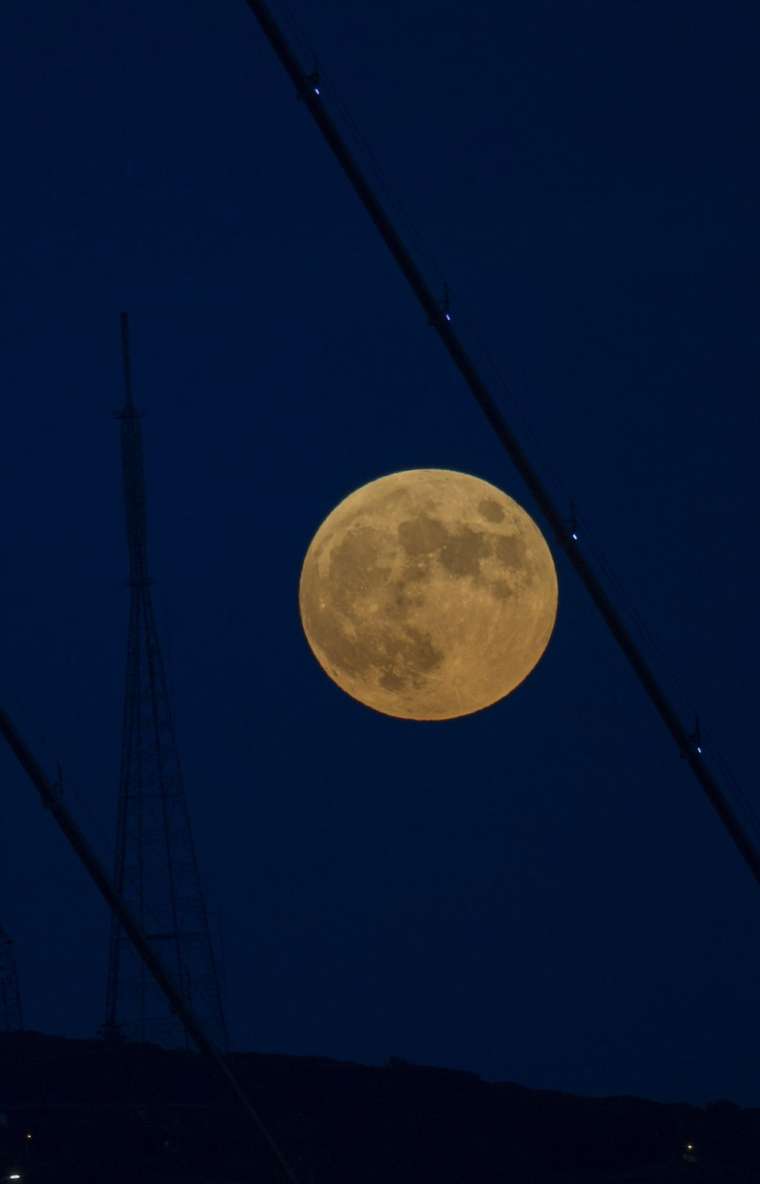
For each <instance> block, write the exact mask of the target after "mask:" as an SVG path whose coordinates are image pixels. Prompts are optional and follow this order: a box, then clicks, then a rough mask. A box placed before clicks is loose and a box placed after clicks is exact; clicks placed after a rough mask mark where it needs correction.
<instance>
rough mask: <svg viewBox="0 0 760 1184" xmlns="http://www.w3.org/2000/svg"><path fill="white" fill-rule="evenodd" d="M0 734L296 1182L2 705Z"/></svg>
mask: <svg viewBox="0 0 760 1184" xmlns="http://www.w3.org/2000/svg"><path fill="white" fill-rule="evenodd" d="M0 734H2V736H3V737H4V738H5V740H6V742H7V744H8V746H9V748H10V749H11V752H12V753H13V754H14V756H15V757H16V759H17V760H18V762H19V764H20V765H21V767H22V769H23V770H24V772H25V773H26V774H27V776H28V777H29V780H30V781H31V782H32V784H33V785H34V786H35V788H36V789H37V792H38V793H39V795H40V798H41V799H42V804H43V806H44V807H45V809H47V810H49V811H50V813H51V815H52V816H53V819H54V820H55V822H56V823H57V825H58V827H59V828H60V830H62V831H63V834H64V836H65V837H66V839H67V841H68V843H69V846H71V847H72V848H73V850H74V852H75V854H76V856H77V858H78V859H79V861H80V863H82V864H83V865H84V867H85V868H86V870H87V872H88V873H89V875H90V878H91V879H92V880H93V881H94V883H95V886H96V888H97V889H98V891H99V892H100V894H101V896H102V897H103V898H104V900H105V901H106V903H107V904H108V906H109V908H110V909H111V912H112V913H113V915H114V917H115V918H116V919H117V920H118V922H119V924H120V925H121V927H122V928H123V930H124V932H125V933H126V934H127V936H128V937H129V940H130V941H131V942H132V945H133V946H134V949H135V952H136V953H137V955H138V957H139V958H140V959H141V960H142V962H143V964H144V965H145V967H146V968H147V970H148V971H149V973H150V974H151V975H152V976H153V978H154V980H155V982H156V983H157V985H158V987H159V989H160V990H161V991H162V992H163V994H164V996H165V998H166V999H167V1001H168V1003H169V1006H170V1007H171V1009H172V1011H173V1012H174V1013H175V1015H176V1016H177V1018H178V1019H179V1020H180V1021H181V1023H182V1024H184V1026H185V1030H186V1031H187V1033H188V1035H189V1036H190V1038H191V1039H192V1041H193V1042H194V1044H195V1045H196V1047H197V1048H198V1050H199V1052H202V1053H203V1054H204V1055H205V1056H207V1057H208V1058H209V1060H210V1061H213V1063H214V1064H215V1065H216V1067H217V1069H218V1070H219V1072H220V1073H221V1074H222V1076H223V1077H224V1079H225V1081H226V1082H227V1084H228V1086H229V1087H230V1089H231V1090H232V1092H233V1093H234V1095H235V1097H236V1098H237V1100H238V1102H240V1104H241V1106H242V1107H243V1109H244V1110H245V1112H246V1113H247V1114H248V1116H249V1118H251V1119H252V1120H253V1122H254V1124H255V1126H256V1128H257V1130H258V1131H259V1134H260V1135H261V1136H262V1138H263V1139H264V1141H265V1143H266V1144H267V1146H268V1147H269V1149H270V1151H271V1152H272V1154H273V1156H274V1157H275V1159H276V1160H277V1162H278V1164H279V1165H280V1167H281V1168H282V1171H283V1173H284V1174H285V1177H286V1178H287V1179H288V1180H290V1181H291V1184H298V1178H297V1177H296V1175H295V1172H294V1171H293V1169H292V1168H291V1166H290V1164H289V1163H288V1161H287V1159H286V1158H285V1156H284V1154H283V1152H282V1151H281V1150H280V1148H279V1146H278V1145H277V1143H276V1142H275V1139H274V1136H273V1135H272V1134H271V1133H270V1131H269V1129H268V1128H267V1126H266V1124H265V1123H264V1120H263V1119H262V1117H261V1115H260V1114H259V1112H258V1110H256V1108H255V1107H254V1106H253V1104H252V1102H251V1101H250V1100H249V1098H248V1096H247V1095H246V1093H245V1092H244V1090H243V1088H242V1086H241V1085H240V1084H239V1082H238V1080H237V1078H236V1077H235V1075H234V1073H233V1072H232V1070H231V1069H230V1067H229V1065H228V1064H227V1062H226V1061H225V1060H224V1058H223V1057H222V1055H221V1053H220V1052H219V1051H218V1049H217V1048H216V1047H215V1045H214V1044H213V1043H212V1042H211V1040H210V1039H209V1038H208V1036H207V1035H206V1033H205V1031H204V1029H203V1027H202V1025H201V1024H200V1023H199V1021H198V1020H197V1018H196V1016H195V1014H194V1013H193V1011H192V1010H191V1009H190V1007H189V1006H188V1004H187V1003H186V1001H185V999H184V998H183V996H182V994H181V992H180V991H179V990H178V989H177V988H176V987H175V985H174V983H173V982H172V980H171V978H170V976H169V975H168V974H167V972H166V970H165V968H164V965H163V963H162V961H161V959H160V958H159V956H158V955H157V954H156V953H155V951H154V950H153V948H152V947H151V945H150V942H149V941H148V939H147V938H146V936H145V934H144V933H143V931H142V928H141V927H140V925H139V924H138V922H137V920H136V919H135V917H134V916H133V914H132V911H131V910H130V909H129V908H128V907H127V905H126V904H125V902H124V900H123V899H122V897H121V896H120V895H119V893H118V892H117V891H116V889H115V888H114V886H113V884H112V882H111V880H110V878H109V876H108V873H107V872H106V870H105V868H104V866H103V864H102V863H101V862H100V860H99V859H98V856H97V855H96V854H95V852H94V851H93V849H92V847H91V846H90V844H89V843H88V841H87V839H86V838H85V836H84V835H83V834H82V831H81V830H80V828H79V826H78V824H77V822H76V821H75V819H74V817H73V815H72V814H71V812H70V811H69V810H68V808H67V807H66V806H65V805H64V803H63V801H62V800H61V796H60V794H59V793H58V792H57V790H56V787H55V786H54V785H53V784H52V783H51V782H50V781H49V779H48V777H47V776H46V774H45V772H44V770H43V769H42V766H41V765H40V764H39V763H38V762H37V760H36V758H35V757H34V755H33V754H32V752H31V750H30V749H29V747H28V746H27V744H26V742H25V741H24V740H23V739H22V737H21V735H20V733H19V732H18V731H17V729H16V727H15V725H14V724H13V722H12V720H11V718H10V716H9V715H8V714H7V712H5V711H4V710H3V709H2V708H1V707H0Z"/></svg>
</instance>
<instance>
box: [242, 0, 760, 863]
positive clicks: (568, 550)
mask: <svg viewBox="0 0 760 1184" xmlns="http://www.w3.org/2000/svg"><path fill="white" fill-rule="evenodd" d="M245 3H246V4H247V6H248V8H249V9H250V10H251V12H252V13H253V15H254V17H255V18H256V20H257V21H258V23H259V25H260V27H261V29H262V31H263V33H264V35H265V36H266V38H267V40H268V42H269V44H270V46H271V47H272V49H273V50H274V52H275V54H276V56H277V58H278V60H279V62H280V64H281V65H282V67H283V68H284V70H285V72H286V73H287V75H288V76H289V78H290V80H291V82H292V83H293V85H294V86H295V88H296V91H297V93H298V96H299V98H300V99H301V100H302V102H303V103H304V105H305V107H306V108H307V110H308V111H309V114H310V115H311V117H312V118H313V120H314V122H315V123H316V125H317V127H318V128H319V130H320V132H321V133H322V136H323V138H324V140H325V141H326V143H327V146H328V147H329V148H330V150H331V152H332V153H333V155H334V156H335V158H336V160H337V161H338V163H339V165H340V166H341V168H342V169H343V172H344V173H345V174H346V176H347V178H348V180H349V181H350V182H351V185H352V187H353V189H354V192H355V193H356V195H357V197H358V198H359V200H360V202H361V203H362V205H363V206H364V208H365V210H366V211H367V213H368V214H369V216H370V218H371V219H372V222H373V223H374V225H375V227H376V229H377V230H378V232H379V234H380V236H381V237H382V239H383V241H384V242H385V245H386V246H387V248H388V250H389V251H390V253H391V255H392V256H393V258H394V259H395V261H396V263H397V264H398V266H399V268H400V270H401V272H402V274H403V275H404V277H405V279H406V280H407V282H408V284H409V286H410V287H411V289H412V291H413V292H414V295H415V296H416V297H417V300H418V302H419V304H420V305H421V306H422V310H423V312H424V313H425V315H426V317H427V319H428V322H429V323H430V325H431V326H432V328H433V329H434V330H435V332H436V333H437V334H438V336H439V338H440V339H441V342H442V344H443V346H444V348H445V350H446V352H447V353H448V355H449V357H450V358H451V360H452V362H453V363H454V365H455V366H456V368H457V370H458V371H459V373H460V374H461V375H462V377H463V378H464V380H465V382H466V383H467V386H468V387H469V388H470V392H471V393H472V395H473V396H474V398H475V400H476V402H477V403H478V406H479V407H480V409H481V411H482V412H483V414H484V415H485V417H486V419H487V420H488V422H489V424H490V425H491V427H492V428H493V430H494V432H495V433H496V436H497V437H498V439H499V441H500V443H501V444H502V446H503V448H504V450H505V451H506V453H507V455H508V456H509V457H510V459H511V461H512V463H513V464H514V466H515V468H516V469H517V471H518V473H519V474H520V476H521V477H522V479H523V481H524V482H525V484H526V485H527V487H528V489H529V490H530V492H531V494H532V495H533V498H534V500H535V501H536V504H537V505H538V507H539V509H540V511H541V513H542V514H543V516H544V518H545V519H546V522H547V523H548V525H549V528H550V530H551V533H552V535H553V536H554V540H555V542H556V543H557V545H558V546H559V547H560V548H561V549H562V551H564V553H565V554H566V555H567V558H568V560H569V561H570V563H571V565H572V566H573V568H574V569H575V571H576V572H577V574H578V576H579V577H580V579H581V581H582V582H583V584H584V585H585V587H586V590H587V592H588V593H589V595H590V597H591V599H592V601H593V602H594V604H595V606H596V608H597V609H598V611H599V613H600V614H601V616H602V619H603V620H604V621H605V623H606V625H607V627H608V628H609V630H610V632H611V633H612V636H613V637H614V638H615V641H616V642H617V644H618V646H619V647H620V649H621V650H622V651H623V653H624V654H625V657H626V658H627V659H628V662H629V664H630V666H631V667H632V669H633V671H634V673H635V675H636V677H637V678H638V680H639V682H640V683H641V685H642V686H643V688H644V690H645V692H646V693H647V695H648V696H649V699H650V700H651V702H652V704H653V706H654V708H655V710H656V711H657V713H658V715H659V716H660V719H661V720H662V722H663V723H664V724H665V727H666V728H667V730H668V732H669V733H670V735H671V736H672V737H673V740H674V741H675V743H676V745H677V747H678V750H679V752H680V754H681V756H682V757H683V758H684V760H685V761H686V763H687V764H688V766H689V768H690V769H691V771H692V773H693V774H694V776H695V777H696V779H697V781H698V782H699V784H700V785H701V787H702V789H703V790H704V792H705V794H706V795H707V798H708V801H709V802H710V804H711V805H712V807H713V809H714V810H715V812H716V813H717V815H718V817H719V818H720V820H721V822H722V823H723V825H724V827H725V828H726V830H727V831H728V833H729V835H730V836H731V838H732V839H733V841H734V843H735V844H736V847H737V848H738V850H739V852H740V854H741V856H742V858H743V859H744V861H745V863H746V864H747V866H748V867H749V869H750V871H751V873H752V875H753V876H754V878H755V880H756V881H757V883H758V884H760V852H758V850H757V849H756V848H755V846H754V844H753V843H752V841H751V839H750V837H749V835H748V834H747V832H746V830H745V828H744V826H743V825H742V823H741V822H740V820H739V818H738V816H737V814H736V813H735V811H734V809H733V807H732V805H731V803H730V802H729V800H728V798H727V796H726V794H725V793H724V791H723V789H722V788H721V785H720V784H719V782H718V780H717V778H716V777H715V776H714V775H713V773H712V772H711V771H710V769H709V768H708V766H707V764H706V762H705V760H704V756H703V753H702V745H701V742H700V739H699V737H698V736H696V737H695V736H694V735H692V734H691V733H690V732H689V731H688V730H687V728H686V726H685V725H684V723H683V721H682V719H681V717H680V715H679V714H678V712H677V711H676V710H675V708H674V707H673V705H672V703H671V701H670V699H669V698H668V696H667V694H666V693H665V690H664V688H663V687H662V685H661V684H660V682H659V680H658V679H657V678H656V677H655V674H654V671H653V670H652V668H651V666H650V665H649V663H648V662H647V660H646V659H645V657H644V655H643V653H642V652H641V650H640V649H639V647H638V645H637V644H636V642H635V640H634V638H633V636H632V634H631V633H630V632H629V630H628V628H627V626H626V624H625V622H624V620H623V618H622V616H621V615H620V613H619V612H618V610H617V609H616V607H615V605H614V604H613V602H612V601H611V599H610V597H609V596H608V595H607V592H606V591H605V589H604V586H603V585H602V583H601V581H600V580H599V579H598V577H597V576H596V574H595V572H594V570H593V568H592V567H591V565H590V563H589V562H588V560H587V559H586V558H585V556H584V554H583V551H582V550H581V547H580V545H579V543H580V540H579V537H578V534H577V532H576V529H575V527H574V526H572V525H571V526H568V525H567V523H566V521H565V519H564V517H563V515H562V514H561V513H560V511H559V510H558V508H557V506H556V504H555V501H554V499H553V498H552V496H551V494H550V493H549V490H548V488H547V486H546V485H545V484H544V482H543V480H542V478H541V477H540V475H539V473H538V470H537V469H536V468H535V467H534V466H533V464H532V463H531V461H530V460H529V458H528V455H527V453H526V452H525V451H524V450H523V448H522V445H521V444H520V442H519V440H518V439H517V437H516V435H515V433H514V432H513V431H512V429H511V427H510V426H509V424H508V422H507V420H506V418H505V416H504V415H503V413H502V411H501V410H500V408H499V406H498V404H497V403H496V401H495V399H494V398H493V396H492V394H491V392H490V390H489V389H488V387H487V385H486V383H485V382H484V381H483V380H482V378H481V376H480V373H479V371H478V369H477V367H476V365H475V363H474V362H473V360H472V358H471V357H470V356H469V354H468V353H467V351H466V349H465V347H464V346H463V344H462V342H461V341H460V340H459V337H458V335H457V333H456V330H455V329H454V328H453V326H452V322H451V316H450V314H449V312H448V309H447V308H446V306H445V304H444V305H441V303H440V302H439V301H438V300H436V298H435V297H434V295H433V293H432V292H431V290H430V286H429V285H428V283H427V281H426V279H425V277H424V275H423V273H422V271H421V270H420V268H419V267H418V266H417V264H416V262H415V260H414V258H413V256H412V254H411V252H410V250H409V249H408V247H407V246H406V243H405V242H404V240H403V239H402V238H401V236H400V234H399V233H398V231H397V230H396V227H395V225H394V223H393V221H392V219H391V218H390V216H389V214H388V213H387V210H386V208H385V207H384V206H383V204H382V202H381V201H380V200H379V198H378V197H377V196H376V193H375V191H374V189H373V187H372V185H371V184H370V183H369V181H368V180H367V177H366V176H365V174H364V172H363V171H362V169H361V167H360V165H359V164H358V162H357V160H356V158H355V156H354V155H353V154H352V152H351V151H350V149H349V148H348V145H347V144H346V141H345V139H344V137H343V136H342V134H341V132H340V130H339V129H338V127H337V125H336V123H335V121H334V120H333V119H332V118H331V116H330V114H329V112H328V111H327V110H326V108H325V104H324V102H323V100H322V96H321V91H322V87H321V86H320V81H319V77H318V76H317V75H313V74H306V73H305V72H304V70H303V69H302V67H301V65H300V63H299V61H298V58H297V57H296V55H295V53H294V52H293V50H292V49H291V47H290V45H289V43H288V41H287V39H286V37H285V36H284V34H283V32H282V30H281V28H280V27H279V25H278V23H277V21H276V20H275V18H274V16H273V15H272V12H271V11H270V8H269V5H268V4H266V3H265V2H264V0H245Z"/></svg>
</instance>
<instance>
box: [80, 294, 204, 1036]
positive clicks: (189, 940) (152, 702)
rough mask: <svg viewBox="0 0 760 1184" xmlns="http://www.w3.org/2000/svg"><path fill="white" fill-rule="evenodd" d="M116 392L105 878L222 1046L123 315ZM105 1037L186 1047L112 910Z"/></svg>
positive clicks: (179, 1026) (181, 1032) (174, 1019)
mask: <svg viewBox="0 0 760 1184" xmlns="http://www.w3.org/2000/svg"><path fill="white" fill-rule="evenodd" d="M121 341H122V356H123V363H124V386H125V399H124V406H123V408H122V410H121V411H120V412H119V413H118V418H119V419H120V420H121V459H122V476H123V486H124V505H125V511H126V527H127V544H128V548H129V592H130V608H129V639H128V645H127V674H126V685H125V694H124V721H123V735H122V750H121V778H120V787H119V808H118V821H117V830H116V859H115V870H114V883H115V886H116V891H117V893H118V894H119V895H120V896H121V898H122V899H123V900H124V901H125V902H126V903H127V904H128V905H129V907H130V909H131V910H132V913H133V915H134V916H135V917H136V919H137V920H138V922H139V924H140V927H141V928H142V930H143V932H144V933H145V935H146V937H147V939H148V942H149V944H150V945H151V946H152V947H153V949H154V950H155V952H156V954H158V955H159V956H160V958H161V961H162V963H163V965H164V966H165V968H166V970H167V972H168V974H169V975H170V977H171V978H172V980H173V982H174V984H175V986H176V988H177V990H178V991H179V992H180V994H181V995H182V997H183V999H184V1001H185V1002H186V1003H187V1005H188V1006H189V1007H191V1008H192V1010H193V1011H194V1012H195V1014H196V1015H197V1016H198V1018H199V1019H201V1021H202V1022H203V1024H204V1027H205V1029H206V1031H207V1032H208V1034H209V1036H211V1038H212V1039H213V1041H214V1043H215V1044H216V1046H217V1047H218V1048H221V1049H226V1048H227V1030H226V1024H225V1020H224V1011H223V1008H222V999H221V992H220V989H219V979H218V976H217V970H216V964H215V959H214V951H213V947H212V943H211V935H210V931H209V925H208V916H207V913H206V903H205V900H204V896H203V890H202V888H201V883H200V876H199V873H198V864H197V861H196V856H195V847H194V844H193V839H192V833H191V828H190V816H189V813H188V809H187V803H186V801H185V792H184V784H183V779H182V768H181V765H180V760H179V754H178V751H177V744H176V738H175V734H174V721H173V717H172V712H171V706H170V703H169V694H168V689H167V684H166V671H165V668H164V663H163V658H162V655H161V648H160V645H159V639H158V631H157V629H156V621H155V614H154V610H153V601H152V596H151V579H150V576H149V573H148V551H147V517H146V502H145V477H144V466H143V447H142V432H141V429H140V415H139V412H138V411H137V409H136V407H135V404H134V400H133V396H132V370H131V362H130V353H129V326H128V320H127V314H126V313H122V314H121ZM103 1035H104V1037H105V1038H106V1039H110V1040H139V1041H152V1042H154V1043H156V1044H161V1045H164V1046H165V1047H179V1046H186V1045H187V1037H186V1034H185V1031H184V1029H183V1026H182V1024H181V1023H180V1022H179V1020H178V1019H177V1017H176V1016H175V1015H174V1014H173V1012H172V1011H171V1010H170V1009H169V1007H168V1005H167V1003H166V1001H165V998H164V996H163V994H162V993H161V992H160V991H159V990H158V988H157V987H156V985H155V983H154V981H153V979H152V978H151V976H150V975H149V974H148V973H147V971H146V969H145V967H144V965H143V963H142V962H141V960H140V959H139V958H138V956H137V954H136V953H135V951H134V949H133V947H132V945H131V943H130V941H129V939H128V937H127V935H126V933H125V932H124V930H123V928H122V926H121V925H120V924H119V922H118V920H117V919H116V918H115V917H114V918H113V919H112V922H111V940H110V949H109V958H108V983H107V997H106V1018H105V1023H104V1026H103Z"/></svg>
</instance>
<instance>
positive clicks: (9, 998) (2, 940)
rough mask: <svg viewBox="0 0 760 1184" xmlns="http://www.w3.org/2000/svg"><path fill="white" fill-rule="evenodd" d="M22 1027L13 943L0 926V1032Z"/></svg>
mask: <svg viewBox="0 0 760 1184" xmlns="http://www.w3.org/2000/svg"><path fill="white" fill-rule="evenodd" d="M23 1027H24V1022H23V1017H22V1014H21V992H20V990H19V985H18V974H17V973H16V957H15V954H14V950H13V942H12V941H11V939H10V938H9V937H8V934H7V933H6V932H5V930H4V929H3V927H2V925H0V1032H20V1031H21V1030H22V1028H23Z"/></svg>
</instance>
